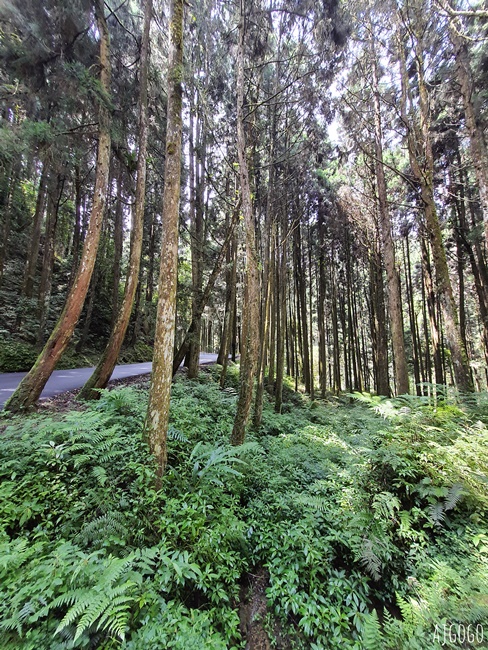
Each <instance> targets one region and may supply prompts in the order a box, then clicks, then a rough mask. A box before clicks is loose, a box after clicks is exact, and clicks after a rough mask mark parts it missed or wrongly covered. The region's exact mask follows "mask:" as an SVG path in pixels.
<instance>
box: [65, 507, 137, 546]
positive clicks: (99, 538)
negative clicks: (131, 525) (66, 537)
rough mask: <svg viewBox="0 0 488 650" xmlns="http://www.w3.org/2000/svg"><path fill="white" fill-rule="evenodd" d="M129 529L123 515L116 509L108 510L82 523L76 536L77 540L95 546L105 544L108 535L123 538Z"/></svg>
mask: <svg viewBox="0 0 488 650" xmlns="http://www.w3.org/2000/svg"><path fill="white" fill-rule="evenodd" d="M128 535H129V529H128V527H127V522H126V518H125V515H124V514H123V513H120V512H116V511H109V512H106V513H105V514H103V515H100V516H99V517H96V518H95V519H93V520H92V521H90V522H88V523H86V524H84V525H83V527H82V529H81V530H80V532H79V533H78V534H77V536H76V538H75V539H76V540H77V541H78V542H83V543H85V544H87V543H90V542H91V543H93V544H94V545H95V547H97V546H103V545H104V544H106V542H107V540H108V538H109V537H110V536H116V537H119V538H122V539H125V538H126V537H127V536H128Z"/></svg>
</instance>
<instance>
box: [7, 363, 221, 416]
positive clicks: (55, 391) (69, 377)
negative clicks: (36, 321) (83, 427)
mask: <svg viewBox="0 0 488 650" xmlns="http://www.w3.org/2000/svg"><path fill="white" fill-rule="evenodd" d="M216 360H217V355H216V354H208V353H206V352H205V353H202V354H201V355H200V363H201V364H202V365H203V364H207V363H215V361H216ZM151 368H152V363H150V362H148V363H128V364H125V365H123V366H115V369H114V371H113V373H112V377H111V379H123V378H124V377H134V376H135V375H144V374H149V373H150V372H151ZM93 370H94V368H76V369H74V370H55V371H54V372H53V374H52V375H51V377H50V378H49V381H48V382H47V384H46V386H45V387H44V390H43V391H42V394H41V399H43V398H46V397H53V395H59V393H64V392H65V391H67V390H75V389H76V388H81V387H82V386H83V384H84V383H85V381H86V380H87V379H88V378H89V377H90V375H91V374H92V372H93ZM26 374H27V373H25V372H8V373H6V374H3V375H2V374H0V408H1V407H2V406H3V405H4V404H5V402H6V401H7V400H8V398H9V397H10V396H11V395H12V393H13V392H14V390H15V389H16V388H17V386H18V385H19V383H20V381H21V379H22V377H24V376H25V375H26Z"/></svg>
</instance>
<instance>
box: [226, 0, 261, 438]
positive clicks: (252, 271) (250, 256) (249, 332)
mask: <svg viewBox="0 0 488 650" xmlns="http://www.w3.org/2000/svg"><path fill="white" fill-rule="evenodd" d="M244 11H245V0H240V19H239V44H238V51H237V155H238V159H239V177H240V184H241V199H242V215H243V219H244V232H245V243H246V275H245V282H244V287H245V289H244V305H243V310H242V311H243V314H242V317H243V330H245V332H246V335H245V337H244V339H243V350H242V352H241V370H240V391H239V400H238V402H237V410H236V415H235V419H234V427H233V429H232V436H231V442H232V444H233V445H240V444H242V443H243V442H244V437H245V434H246V424H247V420H248V417H249V410H250V407H251V402H252V395H253V385H254V376H255V371H256V363H257V357H258V345H259V341H258V336H259V298H260V292H259V270H258V259H257V251H256V238H255V231H254V217H253V209H252V199H251V188H250V184H249V170H248V166H247V156H246V136H245V132H244V41H245V33H246V26H245V15H244Z"/></svg>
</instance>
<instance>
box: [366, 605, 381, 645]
mask: <svg viewBox="0 0 488 650" xmlns="http://www.w3.org/2000/svg"><path fill="white" fill-rule="evenodd" d="M362 642H363V646H364V650H382V648H383V634H382V632H381V625H380V622H379V620H378V614H377V613H376V610H375V609H373V611H372V612H370V613H369V614H367V615H366V616H365V618H364V623H363V638H362Z"/></svg>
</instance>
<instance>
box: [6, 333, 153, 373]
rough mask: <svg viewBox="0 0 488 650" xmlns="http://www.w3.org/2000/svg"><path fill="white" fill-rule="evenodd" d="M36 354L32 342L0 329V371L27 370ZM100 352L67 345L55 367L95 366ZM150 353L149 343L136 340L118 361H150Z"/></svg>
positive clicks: (36, 350) (123, 350)
mask: <svg viewBox="0 0 488 650" xmlns="http://www.w3.org/2000/svg"><path fill="white" fill-rule="evenodd" d="M38 354H39V349H38V348H37V347H36V346H35V345H33V344H32V343H27V342H26V341H19V340H15V339H12V338H11V337H10V336H9V335H6V333H5V332H2V331H0V372H27V371H28V370H30V369H31V368H32V366H33V365H34V363H35V361H36V359H37V356H38ZM100 354H101V351H100V350H95V349H91V348H84V349H83V352H77V351H76V349H75V348H74V347H69V348H68V350H67V351H66V352H65V354H64V355H63V356H62V358H61V359H60V361H59V362H58V365H57V366H56V368H57V369H58V370H66V369H69V368H85V367H89V366H96V365H97V363H98V361H99V359H100ZM152 354H153V350H152V347H151V346H150V345H147V344H146V343H142V342H138V343H136V345H135V346H133V347H130V348H124V349H122V351H121V353H120V356H119V362H120V363H141V362H145V361H151V359H152Z"/></svg>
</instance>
